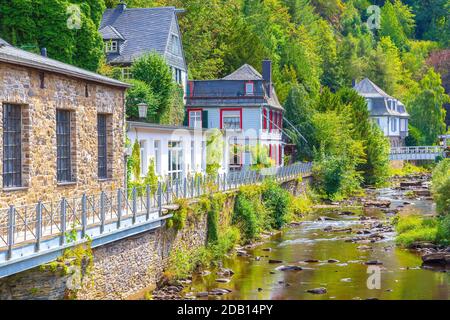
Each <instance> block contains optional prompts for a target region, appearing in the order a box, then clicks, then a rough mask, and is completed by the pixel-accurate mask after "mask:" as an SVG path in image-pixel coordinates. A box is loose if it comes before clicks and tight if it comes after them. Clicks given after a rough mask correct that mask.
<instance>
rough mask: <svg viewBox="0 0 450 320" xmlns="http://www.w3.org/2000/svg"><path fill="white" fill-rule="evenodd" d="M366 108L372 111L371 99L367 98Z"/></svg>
mask: <svg viewBox="0 0 450 320" xmlns="http://www.w3.org/2000/svg"><path fill="white" fill-rule="evenodd" d="M367 108H368V109H369V111H372V99H367Z"/></svg>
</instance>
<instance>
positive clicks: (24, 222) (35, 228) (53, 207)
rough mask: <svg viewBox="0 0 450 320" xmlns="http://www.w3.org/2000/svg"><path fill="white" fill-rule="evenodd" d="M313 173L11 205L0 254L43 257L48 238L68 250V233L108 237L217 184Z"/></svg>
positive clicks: (300, 170) (302, 166) (299, 169)
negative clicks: (26, 251) (23, 249)
mask: <svg viewBox="0 0 450 320" xmlns="http://www.w3.org/2000/svg"><path fill="white" fill-rule="evenodd" d="M311 170H312V163H295V164H292V165H290V166H286V167H279V168H270V169H266V172H257V171H241V172H236V173H230V174H223V175H219V176H217V177H216V178H214V179H211V178H208V177H204V176H203V177H202V176H198V177H195V178H194V177H192V178H183V179H179V180H177V181H167V182H159V183H158V186H157V188H156V190H151V188H150V186H143V187H139V188H136V187H134V188H132V189H129V190H124V189H118V190H116V191H112V192H101V193H100V194H95V195H87V194H83V195H82V196H81V197H76V198H71V199H68V198H62V199H61V200H57V201H51V202H38V203H35V204H32V205H27V206H14V205H11V206H10V207H8V208H0V250H6V251H7V260H9V259H11V256H12V251H13V249H14V248H17V247H20V246H22V245H29V244H30V243H31V244H34V246H35V249H34V251H35V252H40V251H41V249H40V247H41V241H42V240H44V239H49V238H50V239H53V238H59V239H60V246H63V245H64V244H65V243H66V237H67V236H68V231H72V230H77V231H81V238H82V239H83V238H84V237H85V236H86V231H87V230H88V229H89V228H91V227H93V226H100V234H101V235H108V231H105V226H106V225H109V224H111V223H112V224H117V228H116V230H119V229H121V228H122V222H123V221H124V220H125V219H131V221H132V224H133V225H134V224H135V223H136V220H137V219H138V218H139V219H140V220H142V219H143V220H145V221H154V220H156V219H158V218H160V217H162V216H163V206H164V205H169V204H173V203H175V201H176V200H177V199H188V198H196V197H199V196H201V195H204V194H208V193H209V192H211V191H210V188H209V187H210V186H211V185H215V186H216V188H215V189H217V191H227V190H233V189H236V188H238V187H240V186H242V185H248V184H255V183H260V182H262V181H264V180H266V179H274V180H276V181H279V182H283V181H288V180H290V179H292V178H295V177H297V176H299V175H303V176H306V175H307V174H309V173H311Z"/></svg>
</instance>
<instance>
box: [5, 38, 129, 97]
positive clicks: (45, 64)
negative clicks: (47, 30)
mask: <svg viewBox="0 0 450 320" xmlns="http://www.w3.org/2000/svg"><path fill="white" fill-rule="evenodd" d="M0 62H6V63H11V64H15V65H21V66H26V67H31V68H36V69H39V70H44V71H50V72H55V73H59V74H63V75H66V76H72V77H76V78H81V79H84V80H90V81H94V82H99V83H103V84H108V85H112V86H117V87H122V88H128V87H130V85H129V84H126V83H123V82H121V81H118V80H115V79H111V78H108V77H105V76H102V75H99V74H97V73H94V72H91V71H87V70H84V69H81V68H78V67H75V66H72V65H70V64H66V63H63V62H60V61H57V60H53V59H50V58H47V57H43V56H41V55H38V54H34V53H31V52H28V51H25V50H21V49H18V48H16V47H13V46H11V45H9V44H8V43H7V42H6V41H4V40H3V39H1V38H0Z"/></svg>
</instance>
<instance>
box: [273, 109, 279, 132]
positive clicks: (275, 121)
mask: <svg viewBox="0 0 450 320" xmlns="http://www.w3.org/2000/svg"><path fill="white" fill-rule="evenodd" d="M273 123H274V125H273V129H274V130H275V131H277V130H278V112H276V111H275V112H274V113H273Z"/></svg>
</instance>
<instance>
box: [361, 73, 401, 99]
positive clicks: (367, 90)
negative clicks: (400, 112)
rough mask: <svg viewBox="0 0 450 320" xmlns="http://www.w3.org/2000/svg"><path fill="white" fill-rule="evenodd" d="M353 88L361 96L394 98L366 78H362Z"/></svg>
mask: <svg viewBox="0 0 450 320" xmlns="http://www.w3.org/2000/svg"><path fill="white" fill-rule="evenodd" d="M355 90H356V91H358V92H359V93H360V94H361V95H362V96H364V97H366V98H388V99H394V98H392V97H391V96H390V95H388V94H387V93H386V92H384V91H383V90H381V89H380V87H378V86H377V85H376V84H375V83H373V82H372V81H370V80H369V79H368V78H365V79H363V80H362V81H361V82H360V83H358V84H357V85H356V86H355Z"/></svg>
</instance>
